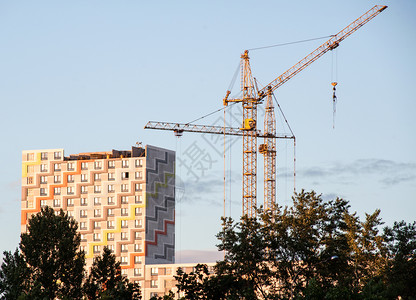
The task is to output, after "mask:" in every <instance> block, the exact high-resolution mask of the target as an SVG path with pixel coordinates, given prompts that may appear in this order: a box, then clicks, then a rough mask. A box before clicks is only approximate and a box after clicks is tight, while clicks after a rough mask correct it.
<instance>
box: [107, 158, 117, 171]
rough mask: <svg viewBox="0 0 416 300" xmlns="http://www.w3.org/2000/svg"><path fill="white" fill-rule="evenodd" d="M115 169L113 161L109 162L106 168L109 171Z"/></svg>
mask: <svg viewBox="0 0 416 300" xmlns="http://www.w3.org/2000/svg"><path fill="white" fill-rule="evenodd" d="M115 167H116V162H115V161H114V160H109V161H108V168H109V169H114V168H115Z"/></svg>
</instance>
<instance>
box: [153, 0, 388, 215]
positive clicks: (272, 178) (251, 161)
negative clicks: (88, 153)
mask: <svg viewBox="0 0 416 300" xmlns="http://www.w3.org/2000/svg"><path fill="white" fill-rule="evenodd" d="M386 8H387V6H384V5H375V6H374V7H372V8H371V9H370V10H368V11H367V12H366V13H364V14H363V15H362V16H360V17H359V18H357V19H356V20H355V21H354V22H352V23H351V24H349V25H348V26H347V27H345V28H344V29H342V30H341V31H340V32H338V33H337V34H335V35H333V36H331V38H330V39H329V40H327V41H326V42H325V43H323V44H322V45H321V46H319V47H318V48H316V49H315V50H314V51H312V52H311V53H310V54H308V55H307V56H305V57H304V58H303V59H301V60H300V61H299V62H298V63H296V64H295V65H293V66H292V67H291V68H289V69H288V70H287V71H285V72H284V73H282V74H281V75H279V76H278V77H276V79H274V80H273V81H271V82H270V83H269V84H267V85H266V86H265V87H264V88H262V89H257V87H256V84H255V81H254V78H253V76H252V73H251V67H250V58H249V55H248V54H249V52H248V50H245V51H244V53H243V54H242V55H241V64H240V66H241V92H242V93H241V95H242V97H241V98H235V99H229V95H230V94H231V92H230V91H227V93H226V96H225V98H224V99H223V105H224V106H227V105H228V104H229V103H230V102H240V103H241V104H242V107H243V122H242V127H241V128H231V127H220V126H208V125H196V124H189V123H188V124H180V123H166V122H148V123H147V124H146V126H145V128H146V129H159V130H171V131H174V132H175V134H177V135H182V133H183V132H186V131H189V132H199V133H213V134H224V135H238V136H242V137H243V196H242V198H243V199H242V202H243V215H247V216H249V217H252V216H254V215H255V208H256V207H257V138H263V139H264V143H263V144H261V145H260V147H259V152H260V153H261V154H263V155H264V176H265V178H264V195H265V196H264V207H265V209H268V208H271V207H272V206H273V204H274V203H275V202H276V138H293V139H294V136H289V135H277V134H276V121H275V115H274V106H273V101H272V100H273V98H272V97H273V92H274V91H275V90H276V89H277V88H279V87H280V86H282V85H283V84H284V83H286V82H287V81H289V80H290V79H291V78H293V77H294V76H295V75H297V74H298V73H299V72H301V71H302V70H304V69H305V68H306V67H308V66H309V65H311V64H312V63H313V62H314V61H316V60H317V59H318V58H320V57H321V56H323V55H324V54H325V53H327V52H328V51H330V50H334V49H335V48H337V47H338V46H339V44H340V43H341V42H342V41H343V40H344V39H346V38H347V37H348V36H350V35H351V34H352V33H354V32H355V31H357V30H358V29H359V28H361V27H362V26H363V25H365V24H366V23H368V22H369V21H370V20H372V19H373V18H374V17H376V16H377V15H378V14H380V13H381V12H382V11H384V10H385V9H386ZM264 98H266V114H265V119H264V133H263V134H262V133H261V132H260V131H259V130H257V106H258V105H259V104H262V103H263V102H264Z"/></svg>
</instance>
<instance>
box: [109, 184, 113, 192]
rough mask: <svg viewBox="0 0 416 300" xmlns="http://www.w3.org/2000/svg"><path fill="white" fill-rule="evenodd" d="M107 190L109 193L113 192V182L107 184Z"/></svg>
mask: <svg viewBox="0 0 416 300" xmlns="http://www.w3.org/2000/svg"><path fill="white" fill-rule="evenodd" d="M108 192H109V193H114V184H109V185H108Z"/></svg>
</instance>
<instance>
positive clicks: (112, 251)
mask: <svg viewBox="0 0 416 300" xmlns="http://www.w3.org/2000/svg"><path fill="white" fill-rule="evenodd" d="M113 239H114V236H113ZM107 248H108V249H109V250H110V251H111V253H114V245H108V246H107Z"/></svg>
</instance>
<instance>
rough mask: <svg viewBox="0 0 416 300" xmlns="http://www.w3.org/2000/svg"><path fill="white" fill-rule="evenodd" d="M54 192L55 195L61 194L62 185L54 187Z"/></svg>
mask: <svg viewBox="0 0 416 300" xmlns="http://www.w3.org/2000/svg"><path fill="white" fill-rule="evenodd" d="M53 194H54V195H60V194H61V188H60V187H56V188H53Z"/></svg>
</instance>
